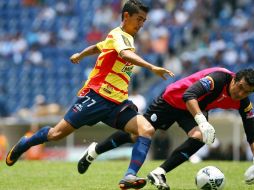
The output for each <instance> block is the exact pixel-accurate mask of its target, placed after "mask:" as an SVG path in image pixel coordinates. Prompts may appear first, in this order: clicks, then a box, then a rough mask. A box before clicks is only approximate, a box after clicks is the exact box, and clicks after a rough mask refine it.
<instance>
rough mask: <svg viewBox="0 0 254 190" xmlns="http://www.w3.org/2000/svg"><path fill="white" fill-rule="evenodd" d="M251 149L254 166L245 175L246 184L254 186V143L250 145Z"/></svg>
mask: <svg viewBox="0 0 254 190" xmlns="http://www.w3.org/2000/svg"><path fill="white" fill-rule="evenodd" d="M250 148H251V151H252V154H253V164H252V165H251V166H250V167H249V168H248V169H247V170H246V171H245V173H244V179H245V183H246V184H248V185H252V184H254V143H251V144H250Z"/></svg>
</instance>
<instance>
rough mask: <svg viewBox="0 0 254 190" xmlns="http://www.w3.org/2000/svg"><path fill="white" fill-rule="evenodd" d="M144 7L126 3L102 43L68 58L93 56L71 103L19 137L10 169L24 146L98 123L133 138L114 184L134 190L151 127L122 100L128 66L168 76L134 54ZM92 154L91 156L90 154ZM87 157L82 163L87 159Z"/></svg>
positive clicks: (133, 0) (139, 183)
mask: <svg viewBox="0 0 254 190" xmlns="http://www.w3.org/2000/svg"><path fill="white" fill-rule="evenodd" d="M148 11H149V9H148V7H147V6H145V5H144V4H142V3H141V2H140V1H138V0H128V1H127V2H126V3H125V4H124V6H123V9H122V22H121V25H120V26H119V27H117V28H115V29H113V30H112V31H110V32H109V34H108V35H107V37H106V39H105V40H104V41H102V42H99V43H97V44H96V45H92V46H89V47H87V48H85V49H84V50H83V51H82V52H80V53H75V54H73V55H72V56H71V58H70V60H71V62H72V63H74V64H78V63H79V62H80V61H81V60H82V59H83V58H85V57H86V56H90V55H94V54H99V56H98V58H97V61H96V64H95V66H94V68H93V70H92V71H91V73H90V75H89V78H88V80H87V81H86V82H85V84H84V86H83V87H82V88H81V89H80V91H79V92H78V95H77V96H78V98H77V101H76V102H75V103H74V105H73V106H72V107H71V108H70V109H69V110H68V111H67V113H66V114H65V116H64V118H63V119H62V120H61V121H60V122H59V123H58V124H57V125H56V126H54V127H52V128H51V127H43V128H41V129H40V130H39V131H38V132H36V133H35V134H34V135H33V136H31V137H26V136H24V137H22V138H21V139H20V140H19V142H18V143H17V144H16V145H15V146H13V147H12V149H11V150H10V151H9V153H8V155H7V157H6V164H7V165H8V166H12V165H13V164H14V163H15V162H16V161H17V160H18V158H19V157H20V156H21V155H22V154H23V153H24V152H25V151H27V150H28V149H29V148H30V147H32V146H35V145H38V144H42V143H44V142H47V141H56V140H59V139H62V138H64V137H66V136H67V135H69V134H70V133H72V132H74V131H75V130H76V129H78V128H80V127H82V126H84V125H89V126H91V125H94V124H96V123H98V122H100V121H101V122H103V123H105V124H107V125H109V126H111V127H114V128H116V129H119V130H123V131H126V132H128V133H130V134H133V135H135V136H137V140H136V143H135V144H134V147H133V151H132V157H131V161H130V165H129V168H128V169H127V171H126V173H125V175H124V177H123V179H122V180H121V181H120V182H119V187H120V188H121V189H131V188H133V189H139V188H142V187H143V186H145V184H146V179H145V178H139V177H137V173H138V171H139V169H140V167H141V166H142V164H143V163H144V160H145V158H146V155H147V152H148V150H149V147H150V144H151V136H152V135H153V133H154V131H155V130H154V128H153V127H152V126H151V124H150V123H149V122H148V121H147V120H146V119H145V117H144V116H142V115H140V114H138V112H137V109H136V106H135V105H134V104H133V103H132V102H131V101H129V100H128V85H129V81H130V78H131V74H132V69H133V67H134V66H140V67H144V68H146V69H149V70H151V71H152V72H153V73H155V74H156V75H158V76H160V77H162V78H163V79H166V76H165V75H170V76H173V73H172V72H171V71H169V70H167V69H164V68H161V67H157V66H154V65H152V64H150V63H148V62H147V61H145V60H144V59H142V58H141V57H140V56H138V55H137V54H136V53H135V46H134V38H133V37H134V36H135V35H136V34H137V32H138V31H139V29H140V28H141V27H142V26H143V24H144V22H145V21H146V17H147V13H148ZM92 156H93V155H92ZM92 156H90V155H89V156H87V157H86V159H87V160H88V161H91V159H92Z"/></svg>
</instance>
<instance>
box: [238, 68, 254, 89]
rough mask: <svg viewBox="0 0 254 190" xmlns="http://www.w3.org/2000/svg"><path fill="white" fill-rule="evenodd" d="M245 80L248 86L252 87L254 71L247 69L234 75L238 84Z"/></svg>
mask: <svg viewBox="0 0 254 190" xmlns="http://www.w3.org/2000/svg"><path fill="white" fill-rule="evenodd" d="M243 78H244V79H245V81H246V82H247V84H248V85H250V86H254V69H253V68H248V69H243V70H240V71H238V72H237V73H236V75H235V81H236V82H238V81H240V80H242V79H243Z"/></svg>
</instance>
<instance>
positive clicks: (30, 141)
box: [24, 126, 50, 149]
mask: <svg viewBox="0 0 254 190" xmlns="http://www.w3.org/2000/svg"><path fill="white" fill-rule="evenodd" d="M49 129H50V127H48V126H46V127H43V128H41V129H40V130H38V131H37V132H36V133H35V134H34V135H32V136H31V137H30V138H27V139H26V142H25V144H24V149H28V148H30V147H31V146H35V145H38V144H42V143H44V142H47V141H48V132H49Z"/></svg>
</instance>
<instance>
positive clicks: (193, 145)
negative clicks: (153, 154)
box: [160, 138, 204, 172]
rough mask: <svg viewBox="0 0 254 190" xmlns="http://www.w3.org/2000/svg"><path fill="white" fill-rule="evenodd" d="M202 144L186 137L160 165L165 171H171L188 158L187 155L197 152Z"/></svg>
mask: <svg viewBox="0 0 254 190" xmlns="http://www.w3.org/2000/svg"><path fill="white" fill-rule="evenodd" d="M203 145H204V143H203V142H201V141H200V140H198V139H194V138H188V139H187V140H186V141H185V142H184V143H183V144H182V145H181V146H179V147H178V148H177V149H176V150H175V151H174V152H173V153H172V155H171V156H170V157H169V158H168V159H167V160H166V161H165V162H164V163H163V164H162V165H161V166H160V167H161V168H163V169H164V170H165V171H166V172H169V171H171V170H172V169H174V168H176V167H177V166H179V165H180V164H182V163H183V162H185V161H186V160H188V159H189V157H190V156H191V155H193V154H194V153H195V152H197V151H198V150H199V149H200V148H201V147H202V146H203Z"/></svg>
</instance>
